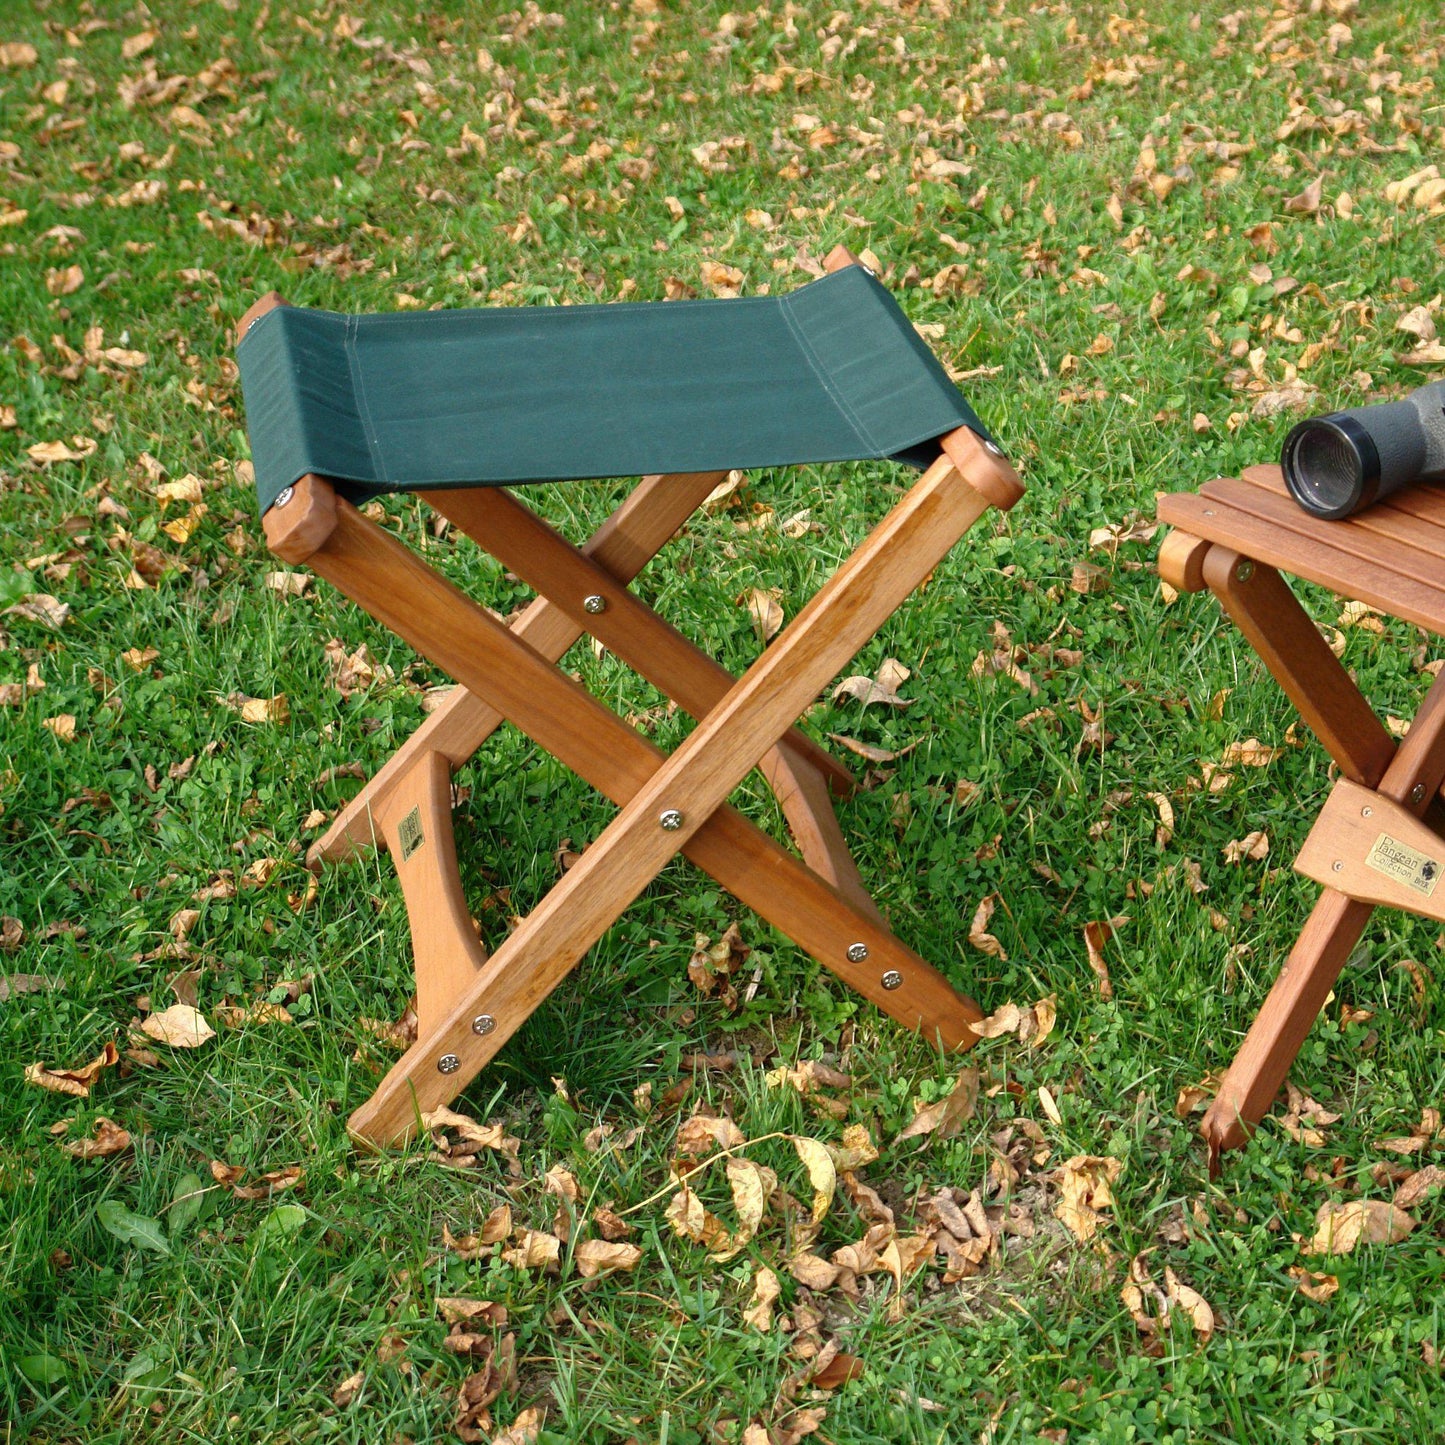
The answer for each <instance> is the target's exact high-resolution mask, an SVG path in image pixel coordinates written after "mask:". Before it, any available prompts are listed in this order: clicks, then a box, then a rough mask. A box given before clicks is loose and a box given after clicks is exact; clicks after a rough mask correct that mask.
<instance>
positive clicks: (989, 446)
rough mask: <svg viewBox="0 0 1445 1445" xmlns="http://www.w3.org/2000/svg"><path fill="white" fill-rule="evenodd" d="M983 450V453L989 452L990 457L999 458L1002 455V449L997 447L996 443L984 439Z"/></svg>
mask: <svg viewBox="0 0 1445 1445" xmlns="http://www.w3.org/2000/svg"><path fill="white" fill-rule="evenodd" d="M983 449H984V451H986V452H989V453H990V454H991V455H993V456H996V457H1001V456H1002V455H1003V448H1002V447H1001V446H999V444H998V443H997V442H991V441H989V440H988V439H987V438H985V439H984V443H983Z"/></svg>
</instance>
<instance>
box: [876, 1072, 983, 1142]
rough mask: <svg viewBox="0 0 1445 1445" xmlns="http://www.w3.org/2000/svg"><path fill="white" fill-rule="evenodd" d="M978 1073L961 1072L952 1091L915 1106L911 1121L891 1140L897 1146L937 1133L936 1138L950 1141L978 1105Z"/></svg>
mask: <svg viewBox="0 0 1445 1445" xmlns="http://www.w3.org/2000/svg"><path fill="white" fill-rule="evenodd" d="M978 1082H979V1076H978V1070H977V1069H973V1068H967V1069H962V1070H960V1072H959V1075H958V1078H957V1079H956V1080H955V1082H954V1085H953V1088H952V1089H951V1090H950V1091H949V1092H948V1093H947V1094H946V1095H945V1096H944V1097H943V1098H942V1099H939V1100H937V1101H936V1102H934V1103H932V1104H922V1103H920V1104H917V1105H915V1108H914V1114H913V1121H912V1122H911V1123H910V1124H909V1125H908V1126H907V1128H905V1129H904V1130H903V1131H902V1132H901V1133H900V1134H899V1135H898V1136H897V1137H896V1138H895V1139H894V1141H893V1142H894V1143H895V1144H901V1143H902V1142H903V1140H905V1139H917V1138H921V1137H923V1136H924V1135H927V1134H935V1133H936V1134H937V1135H938V1137H939V1138H940V1139H948V1138H951V1137H952V1136H953V1135H954V1134H957V1133H958V1131H959V1130H960V1129H961V1128H962V1127H963V1126H964V1124H966V1123H967V1122H968V1120H970V1119H972V1118H973V1116H974V1111H975V1109H976V1107H977V1105H978Z"/></svg>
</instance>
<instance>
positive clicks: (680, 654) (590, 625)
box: [422, 487, 854, 797]
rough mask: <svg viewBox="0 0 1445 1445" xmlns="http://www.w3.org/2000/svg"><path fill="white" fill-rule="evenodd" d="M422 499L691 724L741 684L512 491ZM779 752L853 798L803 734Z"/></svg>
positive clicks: (827, 758) (847, 778)
mask: <svg viewBox="0 0 1445 1445" xmlns="http://www.w3.org/2000/svg"><path fill="white" fill-rule="evenodd" d="M422 495H423V496H424V497H425V498H426V500H427V501H428V502H429V503H430V504H431V506H432V507H433V508H435V509H436V511H438V512H440V513H441V515H442V516H444V517H446V518H447V520H448V521H450V522H451V523H452V525H453V526H454V527H457V528H458V529H460V530H461V531H462V532H464V533H466V535H467V536H468V537H470V538H471V539H472V540H473V541H474V542H476V543H478V544H479V545H480V546H481V547H482V548H483V549H484V550H485V551H487V552H490V553H491V555H492V556H493V557H495V558H496V559H497V560H498V561H499V562H501V563H502V565H503V566H504V567H507V568H509V569H510V570H511V571H513V572H515V573H516V574H517V576H518V577H520V578H521V579H522V581H524V582H525V583H526V584H527V585H528V586H529V587H531V588H532V589H533V590H534V591H536V592H538V593H540V594H541V595H542V596H544V597H546V598H548V599H549V600H550V601H552V602H553V603H555V604H556V606H557V607H558V608H559V609H560V610H561V611H563V612H565V613H566V614H567V615H568V616H569V617H570V618H571V619H572V621H573V622H574V623H576V625H577V626H578V627H581V628H584V629H585V630H586V631H588V632H590V633H591V634H592V636H593V637H595V638H596V639H597V640H598V641H599V642H600V643H602V645H603V646H604V647H607V648H608V649H610V650H611V651H612V652H613V653H615V654H616V655H617V656H618V657H620V658H621V659H622V660H623V662H625V663H626V664H627V665H628V666H629V667H630V668H632V669H633V671H635V672H637V673H639V674H640V675H641V676H643V677H645V678H646V679H647V680H648V682H650V683H651V684H652V685H653V686H654V687H656V688H657V689H658V690H659V691H660V692H662V693H665V694H666V695H667V696H668V697H670V698H672V700H673V701H674V702H675V703H677V705H678V706H679V707H681V708H682V709H683V710H684V711H685V712H687V713H689V714H690V715H691V716H692V717H694V718H699V719H701V718H704V717H706V716H707V714H708V713H709V712H710V711H711V710H712V709H713V708H714V707H716V706H717V704H718V703H719V702H721V701H722V699H723V698H724V697H725V696H727V693H728V689H729V688H731V687H732V686H733V684H734V682H735V681H736V679H735V678H734V677H733V676H732V674H731V673H729V672H728V671H727V670H726V669H725V668H724V667H723V666H722V665H721V664H720V663H718V662H716V661H715V660H714V659H713V658H711V657H709V656H708V655H707V654H706V653H705V652H703V651H702V650H701V649H700V648H699V647H697V646H696V645H695V644H694V643H692V642H690V641H689V640H688V639H687V638H686V637H684V636H683V635H682V633H680V632H679V631H678V630H677V629H676V628H675V627H673V626H672V625H671V624H669V623H668V622H666V621H665V620H664V619H663V618H661V617H659V616H658V615H657V613H656V612H654V611H653V610H652V609H651V608H650V607H648V606H647V604H646V603H644V602H641V601H639V600H638V598H637V597H635V596H634V595H633V594H632V593H631V592H630V591H629V590H628V588H627V587H626V585H625V584H624V583H622V582H620V581H618V579H617V578H615V577H613V576H612V575H611V574H610V573H609V572H608V571H607V570H606V569H605V568H604V567H602V566H601V565H600V564H599V563H597V562H596V561H594V560H593V559H592V558H589V557H587V556H585V555H583V554H582V553H581V552H579V551H578V550H577V548H575V547H573V546H572V545H571V543H569V542H568V541H567V540H566V538H564V537H562V536H560V535H559V534H558V533H557V532H556V531H554V530H553V528H551V527H550V526H548V525H547V523H546V522H544V521H543V520H542V518H541V517H539V516H537V514H536V513H535V512H533V511H532V510H530V508H528V507H525V506H523V505H522V503H521V502H519V501H518V500H517V499H516V498H515V497H513V496H512V495H511V494H510V493H509V492H507V491H505V490H503V489H502V488H501V487H474V488H472V489H470V490H468V491H464V492H463V491H453V492H424V493H422ZM588 597H598V598H601V600H602V602H603V605H604V610H603V611H601V612H597V613H589V612H587V611H586V610H585V607H584V605H583V604H584V600H585V599H586V598H588ZM778 746H779V747H780V748H782V749H784V750H786V751H787V752H789V753H791V754H792V755H793V756H794V757H795V758H798V759H800V760H802V761H803V762H805V763H807V764H808V765H810V766H812V767H814V768H816V769H817V770H818V771H819V772H821V773H822V774H823V775H824V776H825V777H826V778H827V779H828V782H829V785H830V787H832V789H833V790H834V792H835V793H837V794H838V795H839V796H840V797H846V796H847V795H848V794H849V793H851V792H852V791H853V787H854V783H853V776H852V774H851V773H850V772H849V771H848V769H847V768H845V767H844V766H843V765H842V764H841V763H840V762H838V761H837V759H836V758H834V757H832V756H831V754H829V753H828V752H827V751H826V750H825V749H824V748H822V747H821V746H819V744H818V743H816V742H814V741H813V739H812V738H810V737H808V736H807V735H806V734H805V733H803V732H801V731H800V730H799V729H798V728H796V727H794V728H791V729H789V730H788V731H787V732H786V733H784V735H783V736H782V738H780V739H779V740H778Z"/></svg>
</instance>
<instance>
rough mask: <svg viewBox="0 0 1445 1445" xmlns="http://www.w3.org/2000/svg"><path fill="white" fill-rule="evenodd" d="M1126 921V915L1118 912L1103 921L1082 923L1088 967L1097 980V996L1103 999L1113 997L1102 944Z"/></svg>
mask: <svg viewBox="0 0 1445 1445" xmlns="http://www.w3.org/2000/svg"><path fill="white" fill-rule="evenodd" d="M1128 921H1129V918H1128V915H1127V914H1123V913H1120V914H1117V915H1116V916H1115V917H1113V918H1110V919H1107V920H1105V921H1103V922H1093V923H1086V924H1085V925H1084V950H1085V952H1086V953H1087V954H1088V958H1089V967H1090V968H1091V969H1093V970H1094V976H1095V977H1096V978H1097V979H1098V980H1099V997H1100V998H1101V999H1104V1000H1105V1001H1107V1000H1109V999H1111V998H1113V997H1114V985H1113V983H1111V982H1110V979H1109V965H1108V964H1107V963H1106V962H1105V961H1104V945H1105V944H1106V943H1107V942H1108V941H1109V940H1110V939H1111V938H1112V937H1113V936H1114V935H1115V933H1117V932H1118V931H1119V929H1121V928H1122V927H1123V926H1124V925H1125V924H1126V923H1128Z"/></svg>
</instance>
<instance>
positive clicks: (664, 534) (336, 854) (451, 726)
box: [307, 472, 727, 867]
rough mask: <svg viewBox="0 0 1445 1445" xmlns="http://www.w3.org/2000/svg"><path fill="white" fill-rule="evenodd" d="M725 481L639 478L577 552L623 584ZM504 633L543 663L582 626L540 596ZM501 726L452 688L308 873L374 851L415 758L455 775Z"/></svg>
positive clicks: (320, 844) (483, 706) (360, 797)
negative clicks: (439, 762) (435, 756)
mask: <svg viewBox="0 0 1445 1445" xmlns="http://www.w3.org/2000/svg"><path fill="white" fill-rule="evenodd" d="M726 476H727V473H726V472H687V473H679V474H676V475H659V476H652V477H646V478H644V479H643V480H642V482H641V483H639V485H638V486H637V487H636V488H635V489H634V490H633V491H632V493H631V494H630V495H629V496H628V497H627V499H626V500H625V501H624V502H623V503H622V505H621V506H619V507H618V508H617V510H616V511H615V512H613V514H612V515H611V516H610V517H609V518H608V519H607V521H606V522H604V523H603V524H602V526H601V527H599V528H598V530H597V531H596V532H595V533H594V534H593V536H592V538H591V539H590V540H589V541H588V542H587V543H586V545H585V546H584V547H583V549H582V550H583V551H584V552H585V553H586V554H587V555H588V556H589V557H591V558H593V559H594V560H595V561H596V562H597V563H598V564H599V565H600V566H602V567H605V568H606V569H607V571H608V572H609V573H610V574H611V575H612V576H613V577H615V578H616V579H617V580H618V581H619V582H630V581H631V580H632V579H633V578H634V577H636V576H637V574H638V573H639V572H641V571H642V569H643V568H644V567H645V566H647V564H648V563H649V562H650V561H651V560H652V559H653V558H654V557H655V556H656V555H657V553H658V552H659V551H661V550H662V548H663V547H664V546H665V545H666V544H667V542H668V541H669V540H670V539H671V538H672V537H673V536H674V535H675V534H676V532H677V529H678V528H679V527H681V526H682V525H683V523H684V522H686V521H687V519H688V518H689V517H690V516H691V515H692V514H693V512H695V511H696V510H697V509H698V507H700V506H701V505H702V503H703V502H704V500H706V498H707V496H708V494H709V493H710V492H711V491H712V490H713V489H714V488H715V487H717V486H718V485H719V484H720V483H721V482H722V481H723V480H724V479H725V478H726ZM510 626H511V627H512V630H513V631H514V632H516V634H517V636H519V637H520V638H522V639H523V640H524V641H525V642H526V643H527V644H528V645H529V646H530V647H532V648H533V649H534V650H535V651H536V652H537V653H539V654H540V655H541V656H542V657H545V658H546V659H547V660H548V661H549V662H556V661H557V660H558V659H559V658H561V657H562V656H563V654H564V653H566V651H567V649H568V648H570V647H571V646H572V645H573V643H575V642H576V641H577V639H578V638H579V637H580V636H581V635H582V629H581V627H579V626H578V625H577V624H576V623H575V622H573V621H572V619H571V618H570V617H569V616H568V615H567V614H566V613H565V612H562V611H561V610H560V609H559V608H557V606H556V605H555V604H554V603H552V602H549V601H548V600H547V599H546V598H541V597H539V598H538V599H537V600H536V601H535V602H533V603H532V604H531V605H530V606H529V607H527V608H526V609H525V610H524V611H523V612H522V613H521V614H520V616H518V617H517V618H515V619H514V620H513V621H512V623H511V624H510ZM505 721H506V719H505V718H504V717H503V716H502V714H501V713H500V712H498V711H497V710H496V709H495V708H494V707H492V706H491V705H490V704H489V703H486V702H483V701H482V700H481V699H480V698H479V697H477V696H476V695H475V694H474V693H471V692H469V691H467V689H466V688H465V687H458V688H456V689H454V690H453V691H452V692H451V693H450V694H449V696H448V697H447V699H446V700H445V702H443V703H442V705H441V707H440V708H438V709H437V711H436V712H434V713H433V714H432V715H431V716H430V717H429V718H428V719H427V720H426V721H425V722H424V723H422V725H421V726H420V727H419V728H417V730H416V732H415V733H413V734H412V736H411V737H410V738H409V739H408V740H407V741H406V742H405V743H403V744H402V746H401V747H400V748H398V749H397V751H396V752H395V753H393V754H392V756H391V758H389V759H388V760H387V762H386V763H385V764H383V766H382V767H381V768H379V769H378V770H377V772H376V774H375V775H374V776H373V777H372V778H371V780H370V781H369V782H368V783H367V784H366V786H365V787H364V788H363V789H362V790H361V791H360V792H359V793H358V794H357V795H356V797H355V798H353V799H352V800H351V802H350V803H349V804H347V806H346V807H345V808H344V809H343V810H342V811H341V813H340V814H339V815H338V816H337V818H336V819H335V821H334V822H333V823H332V824H331V826H330V827H329V828H328V829H327V830H326V832H325V834H324V835H323V836H322V837H321V838H320V839H319V840H318V841H317V842H316V843H315V844H313V845H312V847H311V850H310V852H309V853H308V854H307V862H308V863H309V864H311V865H312V866H313V867H314V866H317V865H318V864H320V863H323V862H328V863H329V862H339V861H342V860H344V859H346V858H348V857H351V856H353V855H354V854H355V853H356V852H358V851H360V850H362V849H365V848H369V847H371V846H373V842H374V841H375V833H374V829H373V826H372V821H371V813H372V811H373V810H374V809H376V808H379V807H380V806H381V805H382V803H383V802H384V801H385V798H386V795H387V794H388V792H390V790H391V789H392V788H393V787H395V786H396V785H397V783H398V782H399V781H400V780H401V779H403V778H404V777H405V776H406V775H407V773H408V772H409V771H410V770H411V769H412V767H414V766H415V765H416V764H417V762H418V761H419V760H420V759H421V758H423V757H424V756H425V755H426V754H428V753H432V752H437V753H441V754H442V755H443V756H445V757H446V758H447V759H448V760H449V762H450V763H451V766H452V767H453V768H454V769H455V768H459V767H461V765H462V764H463V763H465V762H466V761H467V760H468V759H469V758H471V756H472V755H473V754H474V753H475V752H476V751H477V749H478V748H480V747H481V746H482V744H483V743H484V742H486V740H487V739H488V738H489V737H491V735H492V734H493V733H494V732H495V731H496V730H497V728H499V727H500V726H501V725H502V723H503V722H505Z"/></svg>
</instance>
